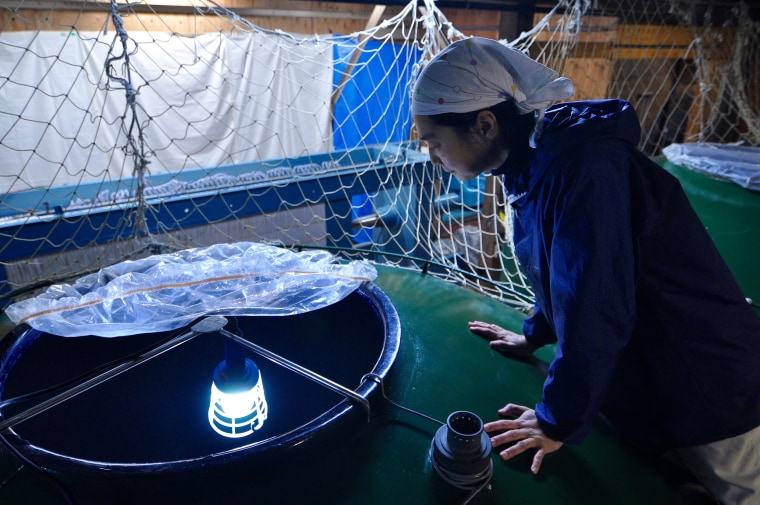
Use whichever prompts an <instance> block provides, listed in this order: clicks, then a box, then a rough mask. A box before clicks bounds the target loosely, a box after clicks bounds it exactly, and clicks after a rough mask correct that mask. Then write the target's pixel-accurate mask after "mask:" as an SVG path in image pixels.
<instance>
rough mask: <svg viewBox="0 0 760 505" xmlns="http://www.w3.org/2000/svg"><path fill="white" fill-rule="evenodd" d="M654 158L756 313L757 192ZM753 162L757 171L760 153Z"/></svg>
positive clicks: (759, 292) (759, 276)
mask: <svg viewBox="0 0 760 505" xmlns="http://www.w3.org/2000/svg"><path fill="white" fill-rule="evenodd" d="M673 159H675V158H673ZM657 161H658V162H659V163H660V165H661V166H662V167H664V168H665V169H666V170H667V171H668V172H670V173H672V174H673V175H675V176H676V177H677V178H678V179H679V180H680V181H681V185H682V186H683V188H684V190H685V191H686V195H687V196H688V198H689V200H690V201H691V204H692V206H693V207H694V210H695V211H696V212H697V214H698V215H699V217H700V219H701V220H702V222H703V223H704V225H705V228H707V232H708V233H709V234H710V236H711V237H712V239H713V241H714V242H715V245H716V246H717V248H718V250H719V251H720V252H721V254H722V255H723V259H725V260H726V263H727V264H728V266H729V268H730V269H731V271H732V272H733V273H734V276H735V277H736V280H737V281H738V283H739V286H740V287H741V288H742V289H743V290H744V293H745V296H746V297H747V298H749V299H751V300H752V301H753V303H754V306H755V309H756V312H758V313H760V308H758V305H760V259H759V258H760V191H755V190H753V189H750V187H742V185H740V184H737V182H735V181H732V180H729V179H719V178H717V177H714V176H709V175H707V174H705V173H701V172H698V171H695V170H694V169H692V168H688V167H687V166H685V164H677V163H674V162H672V161H669V160H668V159H667V158H664V157H663V158H658V159H657ZM756 164H757V166H758V171H759V172H758V173H759V174H760V154H758V161H757V162H756ZM745 185H746V184H745Z"/></svg>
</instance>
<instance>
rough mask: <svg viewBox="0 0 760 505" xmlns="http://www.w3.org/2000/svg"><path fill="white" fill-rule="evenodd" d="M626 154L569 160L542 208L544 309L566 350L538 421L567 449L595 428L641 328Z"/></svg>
mask: <svg viewBox="0 0 760 505" xmlns="http://www.w3.org/2000/svg"><path fill="white" fill-rule="evenodd" d="M618 147H619V149H617V150H615V149H614V148H612V147H610V144H605V146H602V147H596V148H595V150H594V152H593V153H589V152H588V151H586V152H585V153H584V152H577V153H576V154H574V155H572V156H567V157H563V158H562V163H563V167H562V170H561V171H560V172H558V173H557V174H556V175H555V176H554V177H553V178H552V180H551V181H550V182H547V184H549V187H548V188H547V191H546V192H544V195H547V196H546V198H545V200H544V201H543V202H542V211H541V212H542V213H543V221H544V225H543V226H544V232H543V233H544V241H545V243H546V244H548V245H547V247H548V248H549V251H548V253H549V254H547V255H546V256H545V257H546V258H548V261H547V264H546V265H545V266H544V268H545V270H546V271H545V272H544V273H543V274H542V284H544V289H545V290H546V289H548V293H549V296H548V297H546V300H547V301H548V303H547V305H548V306H547V307H544V310H546V311H547V313H548V312H549V311H550V312H551V314H550V315H549V314H547V317H551V320H552V321H553V327H554V330H555V333H556V336H557V343H558V345H557V351H556V355H555V358H554V360H553V362H552V364H551V366H550V369H549V375H548V377H547V379H546V381H545V383H544V390H543V398H542V401H541V403H539V404H538V405H537V406H536V415H537V417H538V420H539V424H540V426H541V428H542V429H543V430H544V432H545V433H546V434H547V435H548V436H550V437H551V438H553V439H555V440H560V441H563V442H566V443H580V442H581V441H582V440H583V439H584V438H585V436H586V434H587V433H588V431H589V430H590V429H591V426H592V425H593V422H594V420H595V418H596V416H597V414H598V412H599V410H600V408H601V405H602V403H603V400H604V397H605V395H606V393H607V389H608V386H609V384H610V381H611V379H612V376H613V373H614V370H615V367H616V364H617V362H618V360H619V357H620V354H621V353H622V351H623V350H624V348H625V346H626V345H627V343H628V341H629V340H630V337H631V335H632V332H633V327H634V323H635V313H636V300H635V274H636V272H635V255H636V253H635V250H634V245H635V244H634V238H633V231H632V225H631V212H632V208H633V206H632V202H631V197H630V190H629V184H628V171H629V169H630V167H629V166H628V165H629V164H630V161H627V160H630V158H627V157H626V155H625V149H626V148H625V147H624V146H621V145H620V144H618ZM546 283H548V285H546Z"/></svg>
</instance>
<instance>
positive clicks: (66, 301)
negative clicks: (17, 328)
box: [6, 242, 377, 337]
mask: <svg viewBox="0 0 760 505" xmlns="http://www.w3.org/2000/svg"><path fill="white" fill-rule="evenodd" d="M376 277H377V272H376V270H375V268H374V266H372V265H371V264H370V263H369V262H367V261H353V262H349V263H339V262H337V260H336V258H335V256H333V255H332V254H331V253H329V252H327V251H322V250H307V251H303V252H294V251H291V250H288V249H283V248H280V247H276V246H271V245H266V244H260V243H248V242H239V243H234V244H216V245H213V246H210V247H205V248H197V249H188V250H185V251H180V252H177V253H173V254H163V255H154V256H150V257H148V258H145V259H141V260H136V261H125V262H122V263H119V264H116V265H113V266H110V267H107V268H103V269H101V270H100V271H99V272H97V273H94V274H90V275H87V276H85V277H82V278H80V279H79V280H77V281H76V282H75V283H74V284H59V285H54V286H51V287H50V288H48V289H47V291H45V292H44V293H42V294H40V295H38V296H37V297H35V298H29V299H27V300H23V301H20V302H18V303H15V304H13V305H11V306H9V307H8V308H7V309H6V313H7V315H8V317H10V319H11V320H12V321H14V322H15V323H17V324H18V323H22V322H25V323H27V324H29V325H30V326H31V327H33V328H35V329H37V330H40V331H44V332H47V333H51V334H54V335H60V336H65V337H77V336H85V335H97V336H101V337H119V336H125V335H135V334H140V333H151V332H158V331H170V330H174V329H178V328H182V327H183V326H185V325H187V324H189V323H190V322H192V321H193V320H195V319H196V318H198V317H202V316H206V315H212V314H219V315H239V316H286V315H293V314H299V313H303V312H308V311H311V310H316V309H319V308H322V307H326V306H328V305H331V304H333V303H336V302H338V301H340V300H342V299H343V298H345V297H346V296H347V295H349V294H350V293H351V292H353V291H354V290H355V289H357V288H358V287H359V286H360V285H361V284H362V283H364V282H368V281H373V280H374V279H375V278H376Z"/></svg>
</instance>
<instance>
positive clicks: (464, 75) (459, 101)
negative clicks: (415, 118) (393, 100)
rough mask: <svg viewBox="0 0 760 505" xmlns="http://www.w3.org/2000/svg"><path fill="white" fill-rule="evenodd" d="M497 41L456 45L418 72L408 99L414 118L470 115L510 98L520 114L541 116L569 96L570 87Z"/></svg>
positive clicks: (472, 40)
mask: <svg viewBox="0 0 760 505" xmlns="http://www.w3.org/2000/svg"><path fill="white" fill-rule="evenodd" d="M557 75H558V74H557V73H556V72H555V71H554V70H552V69H550V68H548V67H546V66H544V65H542V64H541V63H538V62H537V61H535V60H533V59H531V58H530V57H528V56H526V55H525V54H523V53H521V52H520V51H517V50H515V49H512V48H509V47H507V46H505V45H504V44H502V43H500V42H497V41H495V40H491V39H486V38H481V37H472V38H469V39H464V40H458V41H456V42H454V43H452V44H451V45H449V46H448V47H446V49H444V50H443V51H441V52H440V53H438V54H437V55H436V56H435V57H434V58H433V59H432V60H431V61H430V62H429V63H428V64H427V65H426V66H425V67H424V68H423V69H422V72H420V75H419V77H418V78H417V82H416V83H415V85H414V91H413V93H412V114H415V115H421V116H430V115H434V114H442V113H445V112H457V113H461V112H472V111H476V110H481V109H486V108H488V107H492V106H494V105H496V104H497V103H500V102H503V101H505V100H507V99H508V98H510V97H511V98H514V100H515V103H516V105H517V108H518V109H519V110H520V112H521V113H523V114H527V113H529V112H533V111H543V109H545V108H546V107H547V106H549V105H550V104H551V103H552V102H554V101H557V100H565V99H567V98H570V97H572V96H573V93H574V92H575V90H574V89H573V83H572V82H571V81H570V79H568V78H567V77H560V78H557Z"/></svg>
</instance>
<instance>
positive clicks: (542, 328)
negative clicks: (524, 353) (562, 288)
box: [523, 305, 557, 347]
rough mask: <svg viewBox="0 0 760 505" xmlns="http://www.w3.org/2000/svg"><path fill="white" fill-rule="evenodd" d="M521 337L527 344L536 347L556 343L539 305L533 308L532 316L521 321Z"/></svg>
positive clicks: (555, 338) (555, 337)
mask: <svg viewBox="0 0 760 505" xmlns="http://www.w3.org/2000/svg"><path fill="white" fill-rule="evenodd" d="M523 335H525V339H526V340H527V341H528V342H530V343H531V344H533V345H535V346H536V347H542V346H545V345H549V344H554V343H556V342H557V336H556V335H555V334H554V331H553V330H552V328H551V326H549V321H547V320H546V316H545V315H544V313H543V312H542V311H541V307H540V306H539V305H536V306H535V307H534V308H533V315H532V316H530V317H529V318H527V319H525V321H523Z"/></svg>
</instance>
